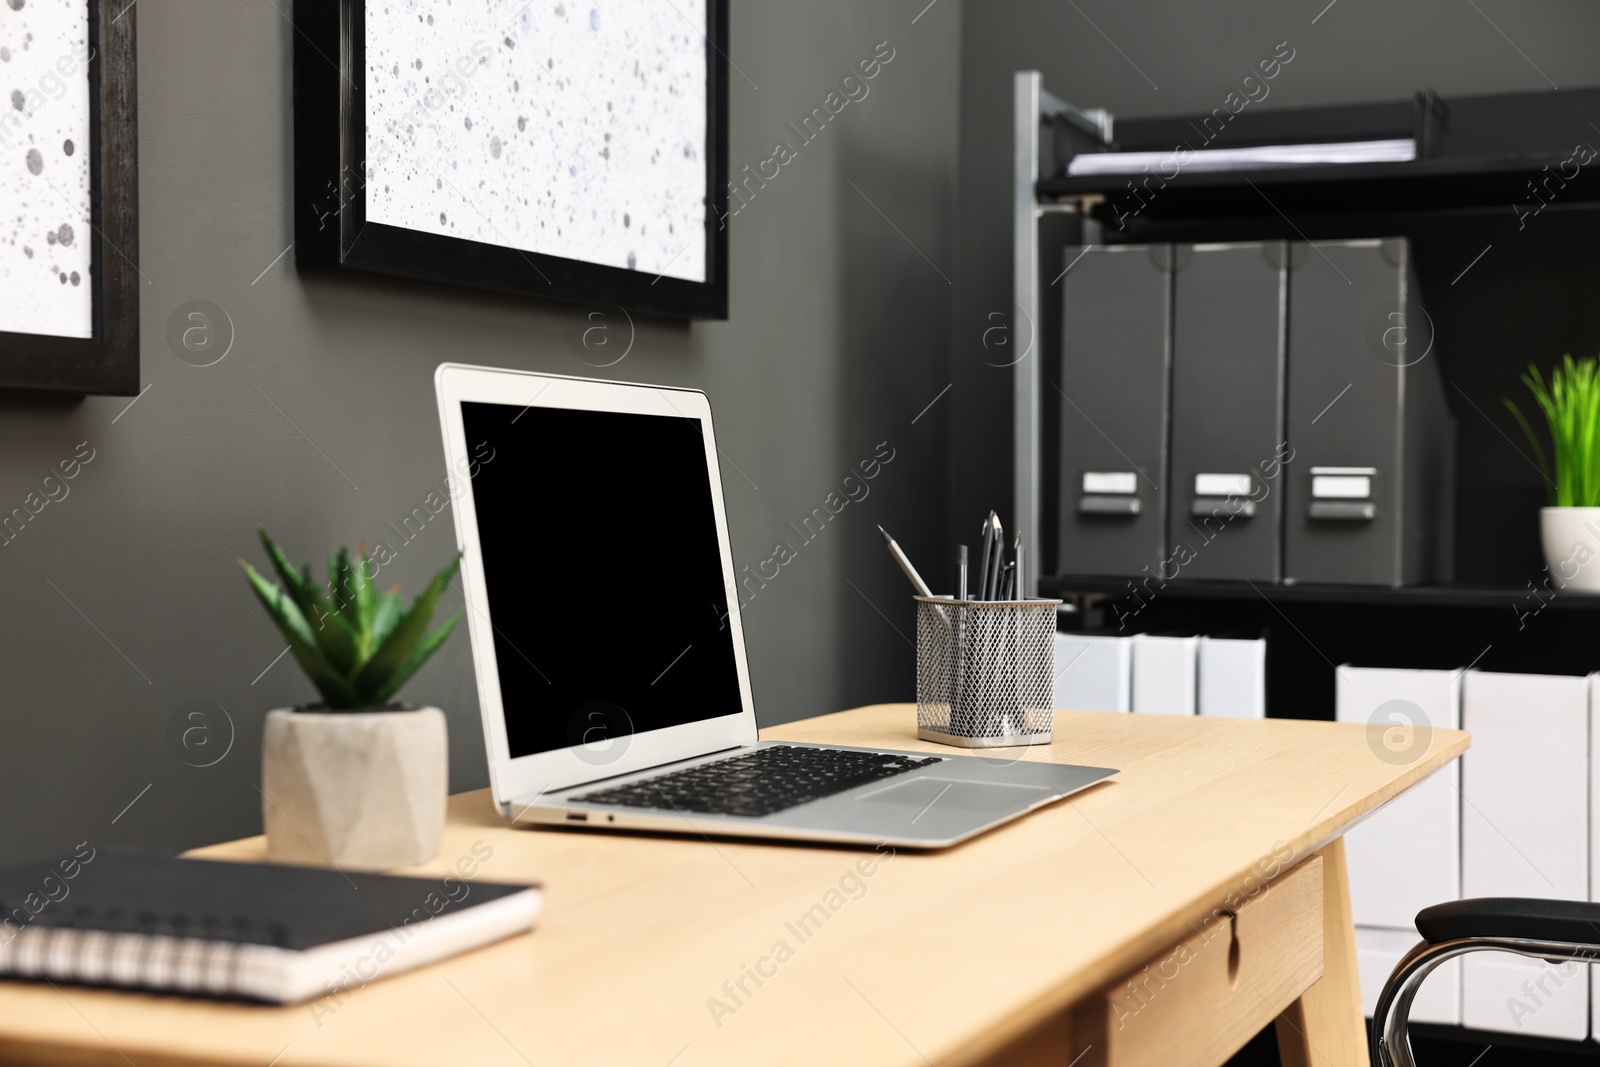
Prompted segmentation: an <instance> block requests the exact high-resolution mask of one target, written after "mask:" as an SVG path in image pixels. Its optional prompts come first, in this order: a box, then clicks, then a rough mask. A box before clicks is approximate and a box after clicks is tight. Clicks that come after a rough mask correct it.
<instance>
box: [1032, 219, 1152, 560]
mask: <svg viewBox="0 0 1600 1067" xmlns="http://www.w3.org/2000/svg"><path fill="white" fill-rule="evenodd" d="M1064 254H1065V257H1066V258H1065V259H1064V260H1063V262H1065V263H1067V264H1068V267H1067V271H1066V273H1065V275H1063V277H1062V279H1061V289H1062V308H1063V313H1062V327H1063V339H1062V346H1061V350H1062V361H1061V378H1060V385H1059V396H1058V397H1057V399H1058V401H1059V404H1060V409H1061V464H1060V471H1061V493H1060V504H1059V507H1060V525H1059V529H1060V541H1059V549H1060V551H1059V555H1058V557H1057V558H1058V560H1059V569H1060V571H1061V572H1062V573H1064V574H1084V575H1111V576H1124V575H1127V576H1132V575H1138V574H1142V573H1146V571H1147V568H1148V571H1149V573H1157V569H1158V568H1160V567H1161V566H1163V564H1164V561H1165V556H1166V551H1165V543H1166V511H1167V493H1166V486H1167V471H1166V459H1167V397H1168V391H1169V387H1170V379H1171V362H1172V360H1171V309H1172V246H1171V245H1165V244H1161V245H1119V246H1112V247H1108V246H1104V245H1089V246H1076V247H1068V248H1067V249H1066V250H1065V253H1064Z"/></svg>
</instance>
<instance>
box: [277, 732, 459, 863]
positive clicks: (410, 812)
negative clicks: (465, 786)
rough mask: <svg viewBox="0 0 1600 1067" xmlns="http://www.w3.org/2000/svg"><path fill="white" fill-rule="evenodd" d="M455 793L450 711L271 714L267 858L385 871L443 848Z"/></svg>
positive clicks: (429, 855)
mask: <svg viewBox="0 0 1600 1067" xmlns="http://www.w3.org/2000/svg"><path fill="white" fill-rule="evenodd" d="M448 788H449V736H448V733H447V732H446V729H445V718H444V712H442V711H440V710H439V709H438V708H419V709H416V710H414V711H339V712H325V711H292V710H290V709H287V708H280V709H278V710H277V711H272V712H268V713H267V727H266V736H265V738H264V740H263V743H262V751H261V796H262V801H261V818H262V822H263V824H264V825H265V826H266V830H267V855H268V856H270V857H271V858H273V859H276V860H287V861H289V862H292V863H311V864H319V865H323V866H326V865H329V864H332V865H333V866H336V867H356V868H368V869H382V868H385V867H402V866H407V865H409V864H413V863H423V862H425V861H427V860H430V859H432V858H433V857H434V856H435V855H436V854H437V853H438V851H439V839H440V836H441V835H442V834H443V832H444V814H445V797H446V791H447V789H448Z"/></svg>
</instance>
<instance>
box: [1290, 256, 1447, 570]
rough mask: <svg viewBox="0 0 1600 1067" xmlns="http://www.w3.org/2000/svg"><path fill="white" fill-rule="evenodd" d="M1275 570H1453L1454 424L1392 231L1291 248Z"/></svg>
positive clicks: (1406, 261) (1427, 327) (1410, 272)
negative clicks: (1287, 454) (1280, 551)
mask: <svg viewBox="0 0 1600 1067" xmlns="http://www.w3.org/2000/svg"><path fill="white" fill-rule="evenodd" d="M1290 260H1291V262H1290V274H1289V346H1288V352H1289V359H1288V366H1289V388H1288V423H1289V426H1288V432H1289V444H1290V447H1291V448H1292V449H1293V456H1292V458H1291V459H1290V460H1289V461H1288V462H1287V463H1286V464H1285V468H1284V473H1283V477H1284V478H1285V479H1286V481H1287V488H1288V494H1287V498H1286V503H1285V506H1286V508H1287V512H1286V514H1285V517H1284V519H1285V521H1284V576H1285V580H1286V581H1291V582H1333V583H1348V584H1356V585H1387V586H1400V585H1412V584H1421V583H1428V582H1439V581H1448V580H1449V579H1451V578H1452V577H1453V575H1454V558H1453V557H1454V551H1453V550H1454V501H1455V443H1456V425H1455V420H1454V417H1453V416H1452V415H1451V413H1450V407H1449V403H1448V401H1447V399H1446V396H1445V386H1444V379H1443V376H1442V374H1441V373H1440V367H1439V353H1438V351H1437V350H1436V346H1435V345H1434V333H1433V326H1432V322H1431V320H1430V319H1429V318H1428V315H1427V311H1426V310H1425V309H1424V308H1423V306H1422V301H1421V297H1420V293H1419V291H1418V288H1417V281H1416V273H1415V270H1414V268H1413V266H1412V261H1411V249H1410V246H1409V244H1408V243H1407V241H1406V240H1405V239H1403V238H1394V237H1391V238H1385V239H1382V240H1365V241H1339V242H1329V243H1317V244H1315V245H1306V244H1295V245H1293V246H1291V256H1290Z"/></svg>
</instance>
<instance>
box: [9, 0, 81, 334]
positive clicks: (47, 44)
mask: <svg viewBox="0 0 1600 1067" xmlns="http://www.w3.org/2000/svg"><path fill="white" fill-rule="evenodd" d="M89 57H90V49H89V5H88V2H87V0H0V331H6V332H11V333H32V334H48V335H50V336H52V337H92V336H94V287H93V286H92V285H91V284H90V275H89V266H90V255H91V252H90V249H91V246H92V244H93V242H92V241H90V239H89V237H90V230H89V222H88V219H89V63H88V61H89Z"/></svg>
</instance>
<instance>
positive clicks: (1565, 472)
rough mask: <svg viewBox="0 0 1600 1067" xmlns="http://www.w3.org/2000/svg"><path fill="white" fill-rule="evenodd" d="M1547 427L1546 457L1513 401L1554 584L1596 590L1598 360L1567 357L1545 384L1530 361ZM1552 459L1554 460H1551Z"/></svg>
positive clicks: (1599, 539)
mask: <svg viewBox="0 0 1600 1067" xmlns="http://www.w3.org/2000/svg"><path fill="white" fill-rule="evenodd" d="M1522 381H1523V383H1524V384H1525V385H1527V387H1528V389H1529V391H1530V392H1532V393H1533V398H1534V400H1535V401H1537V402H1538V405H1539V410H1540V411H1542V412H1544V417H1545V422H1546V424H1547V425H1548V427H1549V430H1550V446H1551V451H1550V456H1549V457H1547V455H1546V453H1545V450H1544V446H1543V444H1542V443H1541V442H1540V440H1539V437H1538V435H1537V434H1535V433H1534V432H1533V427H1532V426H1531V425H1529V423H1528V420H1527V419H1526V418H1524V417H1523V414H1522V412H1521V411H1520V410H1519V409H1518V408H1517V405H1516V404H1514V403H1512V402H1511V401H1510V400H1507V401H1506V402H1505V404H1506V407H1508V408H1510V409H1511V414H1512V415H1513V416H1515V417H1516V420H1517V424H1518V425H1519V426H1521V427H1522V432H1523V433H1525V434H1527V435H1528V442H1529V444H1531V445H1532V446H1533V454H1534V457H1535V458H1536V459H1537V460H1538V462H1539V471H1540V473H1542V474H1543V475H1544V480H1545V485H1546V488H1547V491H1548V495H1549V500H1550V506H1549V507H1545V508H1541V509H1539V538H1540V541H1541V543H1542V544H1543V547H1544V561H1545V565H1546V567H1547V568H1548V569H1549V571H1550V574H1551V576H1552V577H1553V578H1555V580H1556V583H1557V585H1558V587H1560V588H1563V589H1576V590H1583V591H1587V592H1596V591H1600V360H1595V359H1580V360H1574V359H1573V358H1572V357H1571V356H1570V355H1568V356H1566V357H1565V358H1564V359H1563V360H1562V362H1561V365H1560V366H1558V367H1556V368H1555V370H1553V371H1551V373H1550V380H1549V382H1548V383H1547V382H1546V381H1545V379H1544V377H1543V376H1542V375H1541V374H1540V373H1539V369H1538V368H1537V367H1535V366H1533V365H1532V364H1530V365H1529V366H1528V373H1526V374H1524V375H1522ZM1551 458H1553V460H1554V462H1553V463H1552V462H1551Z"/></svg>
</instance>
